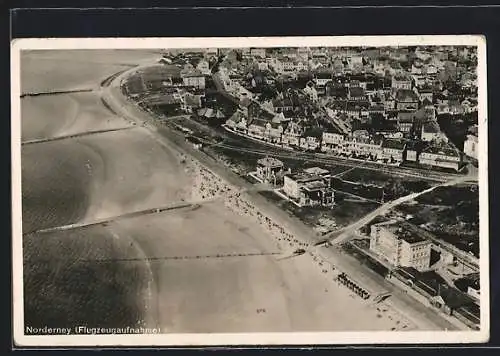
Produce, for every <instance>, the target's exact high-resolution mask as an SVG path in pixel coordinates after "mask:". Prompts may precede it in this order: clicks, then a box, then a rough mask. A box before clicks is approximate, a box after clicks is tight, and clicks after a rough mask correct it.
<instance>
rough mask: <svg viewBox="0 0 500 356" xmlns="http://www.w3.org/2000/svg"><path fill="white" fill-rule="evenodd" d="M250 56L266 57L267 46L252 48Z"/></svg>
mask: <svg viewBox="0 0 500 356" xmlns="http://www.w3.org/2000/svg"><path fill="white" fill-rule="evenodd" d="M250 56H252V57H259V58H266V49H265V48H250Z"/></svg>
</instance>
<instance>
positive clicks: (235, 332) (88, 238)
mask: <svg viewBox="0 0 500 356" xmlns="http://www.w3.org/2000/svg"><path fill="white" fill-rule="evenodd" d="M12 108H13V113H12V157H13V160H12V182H13V185H12V188H13V191H12V196H13V201H12V207H13V264H14V266H13V272H14V275H13V282H14V290H13V295H14V316H13V317H14V320H13V322H14V337H15V342H16V343H17V344H18V345H27V346H79V345H87V346H101V345H103V346H104V345H139V346H140V345H143V346H155V345H170V346H190V345H266V344H267V345H272V344H281V345H286V344H290V345H293V344H295V345H296V344H376V343H384V344H388V343H398V344H400V343H433V344H436V343H464V342H484V341H487V340H488V337H489V288H488V287H489V285H488V281H489V271H488V263H489V262H488V185H487V184H488V182H487V103H486V42H485V40H484V38H483V37H481V36H366V37H282V38H280V37H273V38H271V37H270V38H162V39H30V40H18V41H14V42H13V44H12Z"/></svg>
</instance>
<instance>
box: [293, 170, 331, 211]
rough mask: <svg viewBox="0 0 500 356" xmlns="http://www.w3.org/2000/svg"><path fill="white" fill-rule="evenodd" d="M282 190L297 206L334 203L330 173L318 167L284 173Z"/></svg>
mask: <svg viewBox="0 0 500 356" xmlns="http://www.w3.org/2000/svg"><path fill="white" fill-rule="evenodd" d="M311 172H312V173H311ZM318 172H319V174H317V173H318ZM283 192H284V193H285V194H286V195H287V196H288V197H289V198H290V199H291V200H292V201H293V202H294V203H295V204H297V205H298V206H332V205H333V204H334V192H333V189H332V188H331V177H330V174H329V172H324V170H321V169H320V168H316V169H310V170H309V172H307V171H304V172H301V173H294V174H286V175H285V177H284V182H283Z"/></svg>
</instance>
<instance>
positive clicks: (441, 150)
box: [418, 145, 462, 171]
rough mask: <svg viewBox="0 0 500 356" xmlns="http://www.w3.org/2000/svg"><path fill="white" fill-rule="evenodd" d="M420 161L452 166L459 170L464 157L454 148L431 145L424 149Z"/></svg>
mask: <svg viewBox="0 0 500 356" xmlns="http://www.w3.org/2000/svg"><path fill="white" fill-rule="evenodd" d="M418 161H419V163H420V164H422V165H426V166H432V167H441V168H450V169H454V170H455V171H458V170H459V169H460V165H461V163H462V157H461V156H460V154H459V152H457V151H455V150H454V149H451V148H448V147H442V146H433V145H431V146H428V147H426V148H425V149H424V150H422V152H421V153H420V156H419V159H418Z"/></svg>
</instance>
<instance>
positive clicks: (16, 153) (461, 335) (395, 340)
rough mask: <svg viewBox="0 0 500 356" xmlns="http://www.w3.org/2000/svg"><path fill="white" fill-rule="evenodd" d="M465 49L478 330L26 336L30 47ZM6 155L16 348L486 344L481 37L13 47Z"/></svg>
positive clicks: (56, 41)
mask: <svg viewBox="0 0 500 356" xmlns="http://www.w3.org/2000/svg"><path fill="white" fill-rule="evenodd" d="M411 45H443V46H444V45H468V46H477V48H478V117H479V120H478V124H479V125H478V126H479V132H478V136H479V147H480V152H479V162H480V163H479V177H478V179H479V183H480V184H479V203H480V222H479V223H480V270H481V272H480V285H481V291H480V295H481V300H480V302H481V327H480V330H479V331H466V332H462V331H457V332H455V331H454V332H450V331H405V332H397V331H390V332H384V331H377V332H306V333H303V332H287V333H238V334H221V333H214V334H162V335H154V334H150V335H144V334H141V335H63V336H60V335H58V336H55V335H44V336H38V335H37V336H33V335H24V310H23V254H22V209H21V149H20V147H21V137H20V132H21V131H20V130H21V125H20V117H21V115H20V94H21V91H20V51H21V50H34V49H46V50H47V49H167V48H200V47H201V48H243V47H301V46H307V47H332V46H343V47H356V46H373V47H384V46H411ZM11 91H12V92H11V107H12V114H11V115H12V116H11V150H12V151H11V152H12V153H11V155H12V233H13V239H12V253H13V276H12V277H13V301H14V303H13V304H14V305H13V327H14V328H13V335H14V341H15V344H16V345H18V346H67V347H72V346H215V345H240V346H243V345H315V344H316V345H328V344H348V345H360V344H448V343H449V344H454V343H457V344H460V343H480V342H486V341H488V339H489V329H490V320H489V315H490V301H489V295H490V290H489V287H490V286H489V241H488V238H489V237H488V235H489V222H488V218H489V209H488V153H487V152H488V145H487V141H488V131H487V121H488V119H487V118H488V113H487V81H486V38H485V37H484V36H482V35H458V36H457V35H432V36H429V35H425V36H337V37H323V36H319V37H317V36H315V37H227V38H224V37H217V38H210V37H206V38H201V37H198V38H194V37H193V38H189V37H186V38H78V39H73V38H64V39H63V38H45V39H35V38H30V39H17V40H13V41H12V43H11Z"/></svg>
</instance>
